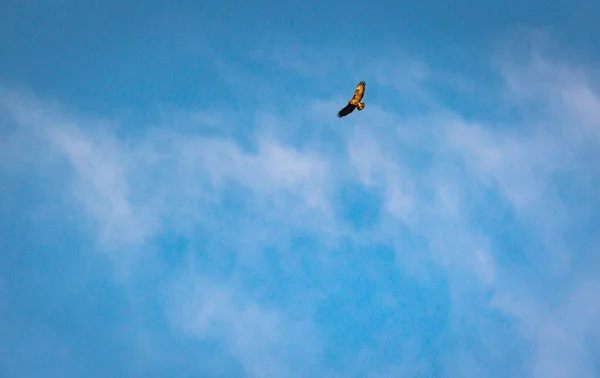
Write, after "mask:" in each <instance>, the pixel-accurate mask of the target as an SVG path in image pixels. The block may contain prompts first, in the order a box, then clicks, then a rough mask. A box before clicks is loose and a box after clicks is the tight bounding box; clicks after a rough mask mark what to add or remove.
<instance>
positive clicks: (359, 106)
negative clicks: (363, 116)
mask: <svg viewBox="0 0 600 378" xmlns="http://www.w3.org/2000/svg"><path fill="white" fill-rule="evenodd" d="M356 108H357V109H358V110H363V109H364V108H365V103H364V102H359V103H358V105H356Z"/></svg>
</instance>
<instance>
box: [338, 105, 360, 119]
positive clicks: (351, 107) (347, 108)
mask: <svg viewBox="0 0 600 378" xmlns="http://www.w3.org/2000/svg"><path fill="white" fill-rule="evenodd" d="M354 108H356V106H354V105H352V104H348V105H346V106H345V107H344V108H343V109H342V110H340V111H339V112H338V114H337V116H338V118H342V117H344V116H347V115H348V114H350V113H352V112H353V111H354Z"/></svg>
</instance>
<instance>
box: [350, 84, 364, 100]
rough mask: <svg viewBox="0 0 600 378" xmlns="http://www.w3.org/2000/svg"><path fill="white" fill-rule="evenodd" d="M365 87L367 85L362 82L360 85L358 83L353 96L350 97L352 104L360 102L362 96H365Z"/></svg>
mask: <svg viewBox="0 0 600 378" xmlns="http://www.w3.org/2000/svg"><path fill="white" fill-rule="evenodd" d="M366 85H367V83H365V82H364V81H361V82H360V83H358V85H357V86H356V89H355V90H354V96H352V100H351V101H353V102H357V103H358V102H360V100H362V98H363V96H364V95H365V86H366Z"/></svg>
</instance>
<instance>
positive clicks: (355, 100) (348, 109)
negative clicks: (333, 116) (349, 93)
mask: <svg viewBox="0 0 600 378" xmlns="http://www.w3.org/2000/svg"><path fill="white" fill-rule="evenodd" d="M365 85H366V83H365V82H364V81H361V82H360V83H358V85H357V86H356V90H355V91H354V96H353V97H352V100H349V101H348V105H346V106H345V107H344V109H342V110H340V111H339V112H338V114H337V116H338V118H342V117H344V116H347V115H348V114H350V113H352V112H353V111H354V109H355V108H356V109H358V110H359V111H361V110H363V109H364V108H365V103H364V102H360V100H362V98H363V96H364V95H365Z"/></svg>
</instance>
